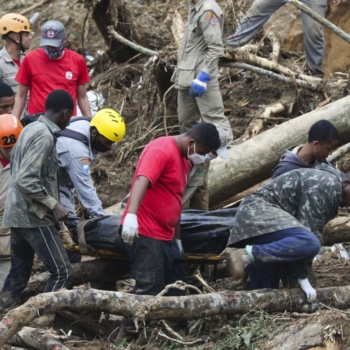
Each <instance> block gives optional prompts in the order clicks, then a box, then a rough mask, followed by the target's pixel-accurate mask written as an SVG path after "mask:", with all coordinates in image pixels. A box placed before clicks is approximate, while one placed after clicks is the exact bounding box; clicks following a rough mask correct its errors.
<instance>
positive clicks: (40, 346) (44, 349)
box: [8, 327, 69, 350]
mask: <svg viewBox="0 0 350 350" xmlns="http://www.w3.org/2000/svg"><path fill="white" fill-rule="evenodd" d="M64 339H67V336H58V335H57V334H54V333H52V331H49V330H44V329H37V328H31V327H23V328H22V329H21V330H20V331H19V332H18V333H16V334H15V335H14V336H13V337H12V338H11V339H10V341H9V342H8V343H9V344H11V345H15V346H25V347H30V348H33V349H37V350H69V349H68V348H67V347H66V346H65V345H64V344H63V343H62V342H61V340H64Z"/></svg>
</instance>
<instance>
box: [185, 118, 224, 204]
mask: <svg viewBox="0 0 350 350" xmlns="http://www.w3.org/2000/svg"><path fill="white" fill-rule="evenodd" d="M214 125H215V126H216V129H217V131H218V133H219V138H220V148H219V149H218V150H217V151H216V153H215V154H213V153H209V154H207V155H206V159H205V163H202V164H197V165H192V166H191V170H190V172H189V174H188V177H187V185H186V188H185V192H184V195H183V198H182V209H183V210H186V209H198V210H209V192H208V187H207V186H208V172H207V171H205V168H206V167H209V162H210V161H211V160H213V159H215V158H217V157H218V156H219V157H220V158H222V159H228V158H230V153H229V152H228V150H227V148H226V144H227V133H226V131H225V130H224V129H223V128H222V127H221V126H220V125H218V124H214ZM203 165H204V166H203ZM198 188H201V189H203V188H205V190H204V191H203V190H202V191H198ZM203 208H206V209H203Z"/></svg>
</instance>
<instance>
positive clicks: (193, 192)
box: [182, 162, 210, 210]
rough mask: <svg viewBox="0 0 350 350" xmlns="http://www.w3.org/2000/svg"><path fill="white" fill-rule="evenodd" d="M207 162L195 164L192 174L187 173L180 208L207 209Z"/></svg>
mask: <svg viewBox="0 0 350 350" xmlns="http://www.w3.org/2000/svg"><path fill="white" fill-rule="evenodd" d="M209 165H210V163H209V162H205V163H204V164H199V165H197V166H196V168H197V169H196V171H195V173H194V174H192V172H191V173H190V175H189V179H188V181H187V186H186V188H185V193H184V196H183V204H182V209H183V210H186V209H198V210H209V191H208V171H209Z"/></svg>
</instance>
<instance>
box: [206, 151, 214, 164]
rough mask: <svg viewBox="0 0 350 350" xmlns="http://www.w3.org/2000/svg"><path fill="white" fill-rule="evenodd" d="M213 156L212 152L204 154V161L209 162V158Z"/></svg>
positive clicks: (211, 158)
mask: <svg viewBox="0 0 350 350" xmlns="http://www.w3.org/2000/svg"><path fill="white" fill-rule="evenodd" d="M215 158H217V156H216V155H215V154H213V153H211V152H210V153H207V154H206V155H205V161H206V162H210V161H211V160H213V159H215Z"/></svg>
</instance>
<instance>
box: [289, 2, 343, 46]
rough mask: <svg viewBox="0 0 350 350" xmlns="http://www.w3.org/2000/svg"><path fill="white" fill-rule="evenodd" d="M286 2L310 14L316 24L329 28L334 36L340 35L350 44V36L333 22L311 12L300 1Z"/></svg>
mask: <svg viewBox="0 0 350 350" xmlns="http://www.w3.org/2000/svg"><path fill="white" fill-rule="evenodd" d="M286 2H289V3H291V4H293V5H294V6H296V7H297V8H298V9H299V10H301V11H303V12H305V13H306V14H308V15H309V16H310V17H311V18H313V19H314V20H315V21H316V22H318V23H320V24H322V25H323V26H325V27H327V28H328V29H329V30H331V31H332V32H333V33H334V34H336V35H338V36H339V37H340V38H341V39H343V40H344V41H346V42H347V43H350V35H349V34H347V33H345V32H344V31H343V30H341V29H340V28H338V27H337V26H336V25H334V24H333V23H332V22H330V21H328V20H327V19H325V18H324V17H322V16H320V15H319V14H318V13H316V12H315V11H313V10H311V9H310V8H309V7H307V6H306V5H304V4H302V3H301V2H300V1H298V0H286Z"/></svg>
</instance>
